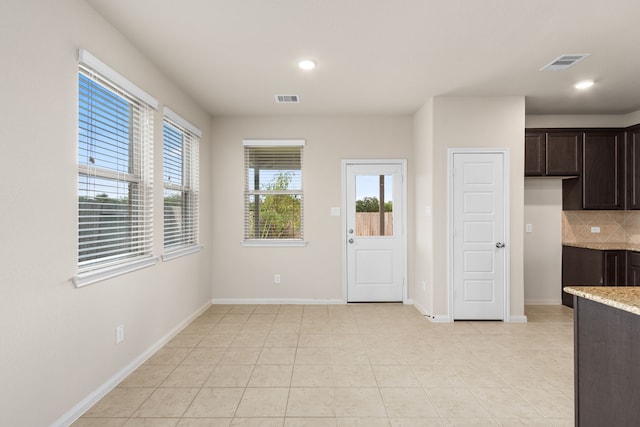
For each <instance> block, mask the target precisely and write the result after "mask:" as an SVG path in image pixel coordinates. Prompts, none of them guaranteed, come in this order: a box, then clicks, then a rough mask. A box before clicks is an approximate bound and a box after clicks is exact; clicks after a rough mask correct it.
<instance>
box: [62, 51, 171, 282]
mask: <svg viewBox="0 0 640 427" xmlns="http://www.w3.org/2000/svg"><path fill="white" fill-rule="evenodd" d="M81 75H82V76H85V77H86V78H88V79H89V80H90V81H91V85H96V86H101V89H106V90H107V91H109V92H111V94H112V95H114V96H117V97H119V98H121V99H122V100H124V101H126V102H128V103H129V104H130V105H131V106H132V108H133V110H135V113H132V116H131V118H130V120H132V123H131V130H130V136H129V138H131V139H130V142H129V144H130V153H129V162H130V165H132V166H130V167H129V170H128V172H123V171H122V170H118V169H120V167H114V168H112V167H105V166H100V165H96V164H94V163H95V162H94V161H93V158H91V157H89V159H86V160H87V161H80V155H81V153H83V152H84V150H86V149H87V148H88V147H90V146H93V147H96V146H100V144H102V143H101V142H98V143H97V144H95V145H92V143H90V142H87V143H86V144H85V143H83V142H82V141H81V138H80V129H81V128H82V129H83V130H85V129H89V128H88V127H84V126H85V124H84V123H83V124H81V121H80V120H81V116H80V114H81V111H80V109H79V111H78V120H79V123H78V127H79V135H78V150H79V157H78V182H79V183H80V182H83V185H85V184H86V185H85V186H84V187H83V186H80V184H79V187H78V196H79V201H78V221H79V222H78V274H77V276H75V277H73V278H72V282H73V284H74V285H75V286H76V287H81V286H86V285H89V284H92V283H96V282H99V281H102V280H106V279H109V278H111V277H115V276H118V275H120V274H124V273H127V272H130V271H135V270H139V269H141V268H145V267H149V266H152V265H154V264H155V263H156V262H157V258H156V257H153V110H155V109H157V107H158V101H157V100H156V99H155V98H154V97H152V96H151V95H149V94H148V93H146V92H145V91H143V90H142V89H140V88H139V87H137V86H136V85H134V84H133V83H131V82H130V81H129V80H127V79H126V78H125V77H123V76H122V75H121V74H119V73H118V72H116V71H115V70H113V69H112V68H110V67H109V66H107V65H106V64H105V63H103V62H102V61H100V60H99V59H98V58H96V57H95V56H93V55H92V54H90V53H89V52H87V51H86V50H84V49H80V51H79V70H78V82H79V84H80V79H81V77H80V76H81ZM80 97H81V94H80V93H78V98H77V99H78V102H80ZM96 108H97V107H96ZM93 111H94V110H91V112H90V113H93ZM87 126H89V125H87ZM91 126H92V125H91ZM85 132H86V130H85ZM85 137H86V136H85ZM92 138H93V137H92ZM95 138H98V137H95ZM89 140H91V139H89ZM94 141H98V139H94ZM81 148H82V150H81ZM112 156H115V154H114V155H112ZM100 180H103V182H107V181H111V182H114V183H120V184H122V185H124V186H127V187H129V188H130V184H135V187H136V191H135V192H134V193H132V194H129V195H128V198H129V203H128V204H127V206H129V211H130V212H134V214H132V215H135V216H136V220H135V221H133V220H131V221H132V222H131V223H130V226H131V227H132V230H133V231H132V230H129V232H130V233H131V234H129V235H128V236H129V237H130V244H131V247H132V248H133V249H132V250H131V251H130V252H119V253H117V254H115V255H109V254H108V251H106V250H104V245H106V243H105V242H104V240H103V239H97V240H96V242H97V243H96V248H102V249H103V253H100V254H99V255H100V256H98V257H96V258H94V259H87V258H88V257H87V256H86V255H84V256H83V255H81V247H80V245H81V241H83V242H84V240H82V239H86V237H87V234H86V232H87V231H89V232H91V231H92V230H93V231H96V232H97V233H98V234H99V233H100V232H102V230H104V229H103V228H101V227H100V226H97V227H95V228H93V229H90V228H87V227H83V228H81V226H80V222H81V220H82V219H81V218H82V216H83V215H85V220H86V215H94V216H95V215H96V214H95V213H89V214H87V212H88V211H87V209H89V212H90V209H91V207H89V208H87V206H86V205H85V206H84V207H83V204H85V203H86V202H82V203H81V202H80V197H89V196H88V195H89V194H91V189H90V188H89V186H90V185H94V184H95V183H98V182H99V181H100ZM98 186H99V185H98ZM93 197H94V198H95V197H96V196H95V195H94V196H93ZM133 200H135V201H133ZM95 204H97V205H100V202H97V203H95ZM98 215H102V214H98ZM91 220H92V219H91V218H89V221H91ZM134 222H135V225H134ZM83 231H85V234H82V232H83ZM131 242H134V243H131ZM83 244H84V243H83ZM101 245H103V246H101Z"/></svg>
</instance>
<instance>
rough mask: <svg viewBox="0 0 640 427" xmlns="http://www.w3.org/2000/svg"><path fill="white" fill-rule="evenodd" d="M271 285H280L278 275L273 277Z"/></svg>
mask: <svg viewBox="0 0 640 427" xmlns="http://www.w3.org/2000/svg"><path fill="white" fill-rule="evenodd" d="M273 283H275V284H278V283H280V275H279V274H274V275H273Z"/></svg>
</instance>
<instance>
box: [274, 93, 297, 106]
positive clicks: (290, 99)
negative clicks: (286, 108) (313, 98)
mask: <svg viewBox="0 0 640 427" xmlns="http://www.w3.org/2000/svg"><path fill="white" fill-rule="evenodd" d="M276 102H277V103H278V104H297V103H299V102H300V97H299V96H298V95H276Z"/></svg>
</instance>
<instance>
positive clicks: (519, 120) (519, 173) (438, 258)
mask: <svg viewBox="0 0 640 427" xmlns="http://www.w3.org/2000/svg"><path fill="white" fill-rule="evenodd" d="M429 115H432V116H433V117H432V118H431V119H430V118H429ZM414 119H415V121H416V129H417V132H416V139H415V141H414V145H415V147H416V148H417V150H420V152H421V157H423V158H421V159H419V160H417V161H418V162H420V166H419V167H417V168H416V169H417V170H419V171H420V176H421V177H424V178H423V179H422V180H421V181H420V182H416V183H415V185H416V188H415V193H416V194H417V195H416V200H417V202H416V205H417V210H418V211H419V210H420V209H423V208H422V207H421V206H418V205H426V204H427V203H431V204H432V213H433V217H432V218H431V221H432V234H431V235H428V233H427V232H421V233H419V234H417V236H416V244H415V246H416V248H419V249H416V254H417V253H419V252H420V253H425V254H428V253H429V251H430V250H431V253H432V257H431V259H428V260H426V262H427V264H428V265H431V266H432V268H433V273H432V275H431V276H432V279H431V283H432V284H433V285H432V292H433V295H432V296H430V295H428V293H417V294H416V300H417V302H418V304H419V306H421V307H422V309H423V311H426V310H428V309H429V308H431V307H432V309H433V313H427V314H432V315H434V316H436V317H441V318H449V314H450V313H449V307H448V239H447V220H448V207H447V182H448V181H447V169H448V168H447V150H448V149H449V148H481V147H482V148H506V149H508V152H509V154H508V155H509V167H510V173H509V181H510V184H509V185H510V194H509V198H510V225H511V229H510V236H509V239H508V243H509V249H510V258H511V259H510V266H509V267H510V278H509V281H510V293H511V294H510V297H511V299H510V308H511V315H512V317H513V318H514V319H518V320H523V318H522V317H520V316H523V315H524V290H523V236H522V235H523V233H522V227H523V203H524V202H523V198H524V196H523V188H524V144H523V140H524V120H525V116H524V98H523V97H487V98H455V97H451V98H448V97H436V98H434V99H433V100H432V104H431V105H430V104H429V103H427V104H426V105H425V106H424V107H423V108H422V109H421V110H420V111H419V112H418V113H417V114H416V115H415V117H414ZM430 126H431V127H432V130H431V131H429V127H430ZM429 150H431V152H429ZM429 177H430V179H429ZM418 194H419V195H418ZM423 219H424V217H423V218H420V217H419V216H418V215H417V214H416V225H417V224H419V223H420V222H421V220H423ZM416 229H418V225H417V226H416ZM427 230H428V222H427V225H426V226H425V227H424V231H427ZM423 261H424V260H422V259H418V258H416V259H415V260H414V262H415V265H416V266H417V265H419V264H420V263H421V262H423ZM416 272H417V273H416V279H417V281H420V280H422V279H421V278H420V275H422V276H428V273H427V272H425V271H420V270H416ZM430 299H431V300H430Z"/></svg>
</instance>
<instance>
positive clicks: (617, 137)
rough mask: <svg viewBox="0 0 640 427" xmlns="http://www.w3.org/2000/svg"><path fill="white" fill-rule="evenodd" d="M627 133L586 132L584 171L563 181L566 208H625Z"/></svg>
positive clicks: (583, 151) (617, 131) (609, 131)
mask: <svg viewBox="0 0 640 427" xmlns="http://www.w3.org/2000/svg"><path fill="white" fill-rule="evenodd" d="M624 137H625V134H624V132H623V131H621V130H619V129H613V130H611V129H610V130H606V129H604V130H587V131H585V132H584V137H583V140H582V168H581V169H582V170H581V174H580V176H578V178H576V179H568V180H564V181H563V182H562V209H564V210H577V209H600V210H615V209H624V208H625V162H624V159H625V143H624V141H625V138H624Z"/></svg>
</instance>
